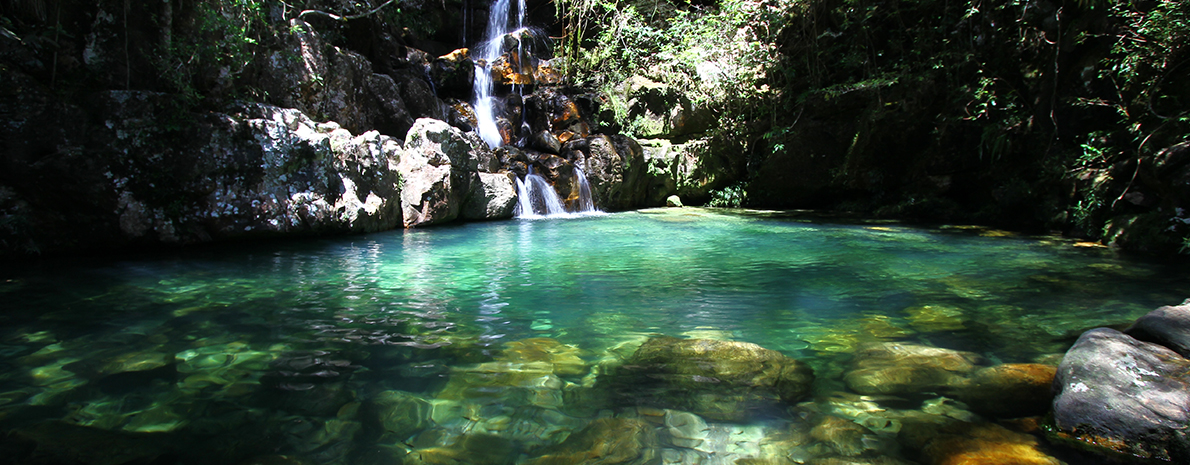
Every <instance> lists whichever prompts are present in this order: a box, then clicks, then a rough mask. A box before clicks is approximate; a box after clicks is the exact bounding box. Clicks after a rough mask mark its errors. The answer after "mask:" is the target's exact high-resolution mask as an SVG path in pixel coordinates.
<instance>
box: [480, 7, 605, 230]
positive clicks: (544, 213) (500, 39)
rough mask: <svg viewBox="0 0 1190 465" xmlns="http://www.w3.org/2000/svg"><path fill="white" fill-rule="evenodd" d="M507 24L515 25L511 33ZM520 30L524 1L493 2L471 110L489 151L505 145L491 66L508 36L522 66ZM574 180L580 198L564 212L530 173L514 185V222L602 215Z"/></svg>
mask: <svg viewBox="0 0 1190 465" xmlns="http://www.w3.org/2000/svg"><path fill="white" fill-rule="evenodd" d="M514 1H515V2H516V10H515V15H513V14H512V13H514V12H513V11H511V10H512V5H513V2H514ZM514 18H515V20H514ZM509 23H512V24H513V25H514V27H513V28H512V29H511V30H510V28H509ZM523 29H525V0H495V1H494V2H493V3H492V6H491V9H490V11H489V16H488V25H487V30H486V33H485V35H484V38H483V42H481V43H480V44H479V45H477V46H476V49H477V52H478V54H477V58H478V59H479V61H478V62H477V64H482V68H477V69H476V70H475V82H474V90H475V105H474V108H475V119H476V122H477V123H478V124H477V127H476V131H477V132H478V133H479V137H480V138H482V139H483V140H484V142H486V143H487V144H488V147H491V148H493V149H494V148H496V147H500V146H501V145H504V136H503V135H502V134H501V133H500V128H499V127H498V125H497V124H496V108H495V103H494V102H495V97H494V96H493V94H494V92H495V83H494V82H493V81H492V65H493V64H494V63H495V62H496V60H498V59H500V57H501V56H502V55H504V53H505V48H506V46H505V38H506V37H507V36H509V34H510V33H511V34H512V36H513V37H514V38H515V40H516V41H517V44H516V55H515V61H516V62H517V63H515V65H516V66H518V67H520V66H521V63H520V62H521V60H524V59H525V53H527V52H529V50H526V49H525V44H523V43H522V41H521V34H520V33H519V31H522V30H523ZM513 89H514V90H515V91H518V92H519V93H521V95H522V97H523V96H524V94H523V93H524V86H523V85H521V86H517V85H514V86H513ZM525 124H526V125H527V124H528V123H527V122H526V123H525ZM526 132H527V131H526ZM575 177H576V181H577V183H578V188H579V198H578V200H577V201H576V202H575V204H574V209H575V210H574V211H573V212H569V211H567V209H566V204H565V203H564V202H563V201H562V199H561V198H560V197H558V193H557V191H556V190H554V187H553V186H552V185H550V182H549V181H548V180H546V178H544V177H542V176H541V175H537V174H533V172H532V170H531V169H530V172H529V174H527V175H526V176H525V178H524V179H517V181H516V188H517V196H518V200H517V205H516V207H515V209H514V211H513V215H514V216H516V217H517V218H547V217H560V216H571V215H584V214H593V213H602V212H600V211H599V210H597V209H596V208H595V202H594V199H593V197H592V195H591V185H590V183H588V181H587V176H586V174H585V173H583V171H582V170H581V169H579V168H578V167H575Z"/></svg>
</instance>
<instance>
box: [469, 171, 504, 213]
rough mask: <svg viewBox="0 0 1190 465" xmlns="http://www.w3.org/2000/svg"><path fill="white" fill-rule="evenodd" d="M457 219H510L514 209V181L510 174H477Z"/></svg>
mask: <svg viewBox="0 0 1190 465" xmlns="http://www.w3.org/2000/svg"><path fill="white" fill-rule="evenodd" d="M478 174H479V178H478V179H477V180H476V182H473V183H471V192H470V193H468V194H467V201H466V203H464V204H463V209H462V211H461V212H460V213H459V217H460V218H463V219H469V220H494V219H504V218H512V210H513V208H515V207H516V203H517V192H516V181H515V180H514V179H513V174H512V173H478Z"/></svg>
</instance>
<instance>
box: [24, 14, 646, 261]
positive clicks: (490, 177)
mask: <svg viewBox="0 0 1190 465" xmlns="http://www.w3.org/2000/svg"><path fill="white" fill-rule="evenodd" d="M299 6H300V7H301V8H300V9H292V8H291V7H290V6H289V5H287V4H284V3H280V2H271V1H255V0H228V1H221V2H185V3H181V2H169V1H167V2H163V3H159V2H147V1H146V2H131V3H125V2H114V1H101V2H97V3H96V2H70V1H65V2H60V3H59V4H47V3H39V2H29V3H22V4H20V5H6V7H5V8H7V10H6V11H5V14H6V17H5V22H4V24H3V27H4V30H3V32H4V33H5V34H4V35H3V37H0V45H2V46H3V48H0V68H2V69H3V73H0V74H2V76H0V85H2V86H3V90H0V92H2V93H3V98H2V99H0V115H2V116H0V119H3V120H4V121H5V123H6V124H4V125H3V127H2V128H0V135H2V137H3V140H4V141H5V151H4V153H3V157H2V158H0V163H2V166H3V170H2V172H0V215H2V216H0V251H2V253H4V254H6V255H7V254H14V255H20V254H36V253H60V252H67V251H73V250H89V249H102V248H110V247H124V246H130V245H141V246H155V245H162V244H187V243H195V242H206V241H212V240H227V239H235V238H251V237H272V236H277V235H295V234H296V235H303V234H322V233H336V232H360V231H377V230H385V229H391V228H395V227H402V226H405V227H412V226H419V225H427V224H433V223H441V222H444V221H453V220H456V219H460V218H462V219H471V220H476V219H490V218H506V217H509V216H510V215H511V207H512V205H513V204H515V200H516V195H517V193H516V191H515V187H514V186H515V183H514V182H513V178H511V175H512V174H513V173H518V174H520V175H522V176H523V175H524V174H525V172H526V171H527V170H529V169H531V168H532V167H534V166H536V167H537V168H538V169H539V170H542V169H543V168H544V166H545V164H547V163H553V164H554V165H557V164H558V163H561V164H563V165H567V166H574V164H575V163H585V162H586V159H587V158H591V159H592V160H595V159H598V158H599V157H596V156H594V155H592V156H590V157H588V156H587V155H584V154H583V153H581V152H577V151H574V150H572V152H574V153H577V154H579V155H578V156H576V155H571V156H569V158H565V159H562V158H559V157H558V154H559V153H560V152H561V149H562V145H561V142H558V143H557V144H554V145H552V146H551V145H550V144H545V146H544V147H543V146H540V145H541V144H537V146H534V147H525V146H524V145H525V141H524V140H523V139H525V138H526V136H527V135H528V134H527V133H526V134H520V132H522V129H523V128H527V129H529V130H531V131H532V132H533V133H534V134H538V133H540V134H548V135H549V136H550V137H553V138H554V140H555V141H557V136H558V135H562V136H563V137H564V140H563V142H565V141H568V140H569V141H571V142H578V141H580V140H586V138H589V137H599V134H598V131H597V129H598V128H597V125H595V124H594V123H588V122H587V115H589V114H591V113H593V112H594V111H595V110H594V109H592V108H591V104H590V102H587V103H585V104H583V105H581V106H582V108H581V109H580V108H579V107H580V106H579V105H576V104H575V103H574V100H575V99H577V100H579V101H580V102H582V101H583V100H582V99H581V98H579V97H578V95H579V94H581V92H580V93H579V94H576V92H573V91H569V92H563V91H559V92H554V91H552V90H549V89H547V87H548V86H552V85H555V84H557V83H558V81H559V80H558V78H557V77H556V75H551V74H549V73H548V72H546V71H548V66H544V65H543V66H541V69H540V70H534V71H528V81H525V80H524V79H521V81H518V82H502V84H504V87H503V89H505V92H504V93H502V94H501V95H500V96H499V97H500V99H501V100H500V103H501V109H502V110H504V111H503V112H502V113H501V117H502V118H504V119H503V121H504V123H505V124H506V126H507V129H508V131H507V135H508V137H509V140H508V141H506V142H509V143H513V142H518V141H519V142H521V145H522V147H524V149H523V150H521V149H517V148H515V147H512V148H510V149H509V150H512V151H513V152H515V153H514V154H513V155H514V156H507V155H508V153H507V151H505V153H504V155H505V156H497V154H496V153H495V152H493V151H492V150H490V148H489V147H487V146H486V145H485V144H484V143H483V142H482V141H480V140H479V139H478V138H477V137H474V134H473V133H471V132H470V131H472V129H473V127H474V126H475V125H476V121H475V116H474V112H473V110H472V109H471V103H470V101H469V100H470V99H471V97H472V95H471V94H472V91H471V86H472V83H471V81H472V79H473V76H474V73H475V70H476V69H480V68H478V67H477V66H476V62H475V60H472V59H471V58H470V57H469V56H468V51H467V49H465V48H462V47H464V46H465V45H466V42H473V41H475V40H477V39H476V37H479V36H481V35H482V33H483V27H484V25H485V23H486V21H485V18H486V15H487V12H486V10H485V9H483V8H486V7H483V8H475V9H469V8H468V7H469V5H467V7H465V6H464V5H463V4H459V3H451V4H433V5H430V4H427V5H420V4H413V3H409V2H403V3H395V2H394V3H388V4H382V3H381V2H372V3H365V4H356V3H350V2H337V1H312V2H306V3H305V4H302V5H299ZM550 6H551V4H549V3H540V2H539V3H534V4H532V7H533V8H532V9H531V10H529V13H530V15H529V16H530V18H538V17H541V16H543V15H544V16H546V17H549V18H552V17H553V12H552V10H551V9H549V7H550ZM26 7H27V8H26ZM536 34H538V35H540V36H542V37H544V36H545V34H546V32H544V31H543V32H537V33H536ZM439 54H441V56H439ZM516 58H517V59H516V63H517V64H520V63H521V62H522V61H524V60H522V59H521V58H520V57H516ZM546 58H548V57H546ZM506 61H507V60H506ZM545 63H547V64H548V62H545ZM497 69H500V72H501V73H502V75H503V76H507V77H510V78H512V79H520V78H521V77H522V76H521V74H523V73H525V72H526V71H524V70H523V69H519V68H518V69H511V68H510V67H509V66H507V64H506V65H505V66H504V67H503V68H497ZM543 72H546V73H545V74H542V73H543ZM535 73H536V74H535ZM534 79H536V80H534ZM512 84H518V85H519V88H520V89H525V88H526V87H528V88H529V90H538V91H540V92H544V94H542V95H545V96H548V98H546V97H539V98H538V97H533V96H527V97H524V98H522V97H521V93H512V92H508V90H510V89H511V88H512ZM568 94H569V96H568ZM534 95H536V94H534ZM570 96H574V97H575V98H574V99H572V98H571V97H570ZM522 100H525V101H529V102H531V103H534V102H536V103H534V105H533V108H532V111H529V110H522V111H515V112H513V111H509V110H510V109H512V108H513V107H514V106H515V107H516V108H518V109H519V108H521V107H524V105H523V104H520V103H519V102H521V101H522ZM514 103H516V104H517V105H513V104H514ZM422 119H426V120H425V121H426V122H425V123H421V122H420V121H421V120H422ZM530 120H531V121H530ZM434 121H437V123H434ZM512 122H515V123H516V124H512ZM522 123H523V124H522ZM563 123H564V124H563ZM419 128H420V129H419ZM576 128H578V129H576ZM411 129H412V131H411ZM555 133H556V135H555ZM431 139H432V140H433V143H432V144H430V145H427V143H428V142H427V141H430V140H431ZM620 145H622V146H625V147H631V146H632V144H627V145H625V144H620ZM637 152H639V150H638V151H637ZM551 156H552V157H553V158H554V159H558V160H560V161H553V162H551V161H549V160H550V157H551ZM599 156H601V157H603V158H610V159H615V160H620V158H621V157H620V156H619V154H618V153H617V149H616V148H614V147H613V148H609V149H608V150H604V151H602V152H600V153H599ZM636 156H637V157H639V156H640V154H639V153H637V154H636ZM576 157H577V158H576ZM626 157H627V158H631V157H632V154H631V153H629V154H628V155H626ZM638 164H639V163H638ZM623 165H624V163H609V164H608V166H606V167H605V168H606V172H607V173H609V174H606V175H605V174H603V173H596V177H598V179H599V180H600V182H601V184H600V187H602V188H603V190H604V192H605V195H604V201H605V205H606V206H605V208H612V209H623V208H635V207H638V206H641V205H642V204H641V202H639V201H636V200H633V199H636V197H632V196H631V194H624V195H619V196H617V195H618V194H608V193H615V192H618V191H620V190H622V189H621V187H620V186H619V184H622V183H625V182H628V183H640V181H639V180H638V179H636V178H631V179H625V178H624V176H619V175H615V176H613V174H616V173H619V172H620V171H621V170H622V167H623ZM592 166H594V165H592ZM555 168H556V166H555ZM584 168H586V166H585V165H584ZM555 171H557V170H555ZM439 172H442V173H445V174H444V175H441V176H439V175H438V173H439ZM562 172H563V173H564V175H558V174H555V175H554V176H552V177H551V181H553V182H555V183H556V184H558V186H559V190H564V189H562V187H563V186H564V185H568V183H569V182H570V180H571V178H572V177H573V172H574V170H573V169H570V170H562ZM565 174H569V176H570V177H566V175H565ZM617 176H618V177H617ZM638 177H639V176H638ZM612 178H614V179H612ZM608 195H612V196H611V197H609V196H608ZM620 197H624V198H625V199H627V200H621V199H620Z"/></svg>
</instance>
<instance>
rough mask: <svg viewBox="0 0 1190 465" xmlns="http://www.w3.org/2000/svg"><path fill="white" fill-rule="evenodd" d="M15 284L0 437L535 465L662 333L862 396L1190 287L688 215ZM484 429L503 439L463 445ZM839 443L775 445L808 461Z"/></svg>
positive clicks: (356, 244)
mask: <svg viewBox="0 0 1190 465" xmlns="http://www.w3.org/2000/svg"><path fill="white" fill-rule="evenodd" d="M3 278H4V280H2V281H0V300H2V301H3V302H4V303H5V308H6V310H5V311H4V312H3V313H0V430H3V431H0V434H2V433H3V432H4V431H20V432H21V433H20V435H17V436H13V438H35V439H36V440H37V441H39V442H38V444H48V445H46V446H45V447H51V449H43V450H62V451H72V450H76V449H72V447H74V448H86V450H88V451H89V452H87V453H86V454H88V455H85V456H83V459H80V460H81V461H82V462H83V463H117V462H115V461H114V460H115V459H113V458H112V457H124V458H125V459H128V460H131V459H132V458H141V459H142V460H143V461H145V463H148V459H146V458H145V457H156V456H158V455H160V454H163V453H167V452H168V453H169V454H174V455H171V457H182V458H181V459H178V462H177V463H248V462H246V461H247V460H249V459H253V458H256V459H258V460H262V462H260V463H264V462H263V460H264V459H259V457H264V456H273V455H283V456H286V457H297V458H300V459H294V460H300V462H301V463H312V464H313V463H318V464H340V463H342V464H371V463H375V464H380V463H400V461H401V460H403V459H402V458H403V457H408V456H410V455H409V454H414V453H417V454H430V453H431V452H429V451H439V452H441V451H455V452H453V453H460V454H464V455H466V456H471V455H474V456H476V457H479V456H482V457H486V458H484V459H483V460H486V461H473V462H471V463H519V462H524V461H527V460H528V459H529V458H531V457H532V456H533V455H534V454H536V453H538V452H537V451H539V450H542V449H541V448H543V447H546V446H549V445H551V444H556V443H557V442H559V441H561V440H562V439H563V438H564V437H565V436H566V435H567V434H570V433H573V432H574V431H577V430H579V429H582V428H583V427H584V426H586V425H588V424H590V423H591V422H592V421H593V420H594V419H596V418H601V417H607V416H611V415H615V416H625V415H646V416H647V415H649V414H650V413H648V412H653V411H656V410H647V409H645V410H639V411H638V410H634V409H637V408H638V407H649V405H638V401H636V400H633V399H621V398H617V397H615V396H608V395H605V394H607V393H606V392H605V390H606V389H608V388H607V387H606V386H604V385H603V384H601V383H600V382H599V381H598V380H599V379H600V378H599V376H600V375H599V373H600V372H601V370H605V369H606V368H600V367H603V366H614V365H615V363H622V361H623V360H624V357H627V356H628V355H630V354H631V353H632V352H633V351H634V350H635V347H637V346H638V345H639V344H640V343H641V342H642V341H644V340H646V339H648V338H649V337H653V336H656V335H669V336H675V337H682V338H687V337H690V338H709V339H720V340H734V341H745V342H751V343H756V344H759V345H761V346H763V347H766V348H769V349H773V350H777V351H780V352H781V353H783V354H785V355H787V356H790V357H793V358H796V359H799V360H803V361H806V362H808V363H810V364H811V365H812V366H813V367H814V369H815V372H816V374H817V376H818V379H817V381H815V384H814V386H815V387H814V396H815V397H814V398H815V399H818V401H819V402H823V403H822V404H821V405H834V404H830V402H836V401H837V400H838V399H859V397H858V396H855V395H854V394H847V389H846V387H845V386H844V384H843V383H842V381H841V376H842V373H843V371H844V370H845V369H846V367H847V366H848V364H849V363H850V360H851V359H852V357H853V354H855V353H856V351H857V349H858V348H860V347H862V346H863V345H864V344H869V343H874V342H888V341H895V342H898V343H913V344H922V345H928V346H932V347H941V348H946V349H954V350H965V351H971V352H973V353H975V354H979V355H980V356H981V357H983V358H985V359H986V360H987V363H1002V362H1004V363H1008V362H1035V361H1041V362H1044V363H1053V362H1054V361H1055V360H1056V357H1058V356H1060V354H1061V353H1062V352H1063V351H1065V350H1066V348H1067V347H1068V346H1069V345H1070V343H1071V342H1072V341H1073V339H1074V338H1075V337H1076V336H1077V335H1078V334H1079V333H1080V332H1081V331H1083V330H1085V329H1088V328H1091V327H1096V326H1104V325H1113V326H1118V325H1123V324H1126V323H1127V322H1129V321H1131V320H1132V319H1134V318H1136V317H1138V316H1140V315H1143V314H1144V313H1146V312H1148V311H1150V310H1152V309H1154V308H1156V307H1158V306H1161V305H1169V304H1176V303H1178V302H1181V301H1182V300H1183V299H1185V298H1186V297H1188V296H1190V276H1188V275H1187V271H1186V269H1185V268H1178V267H1176V266H1171V265H1166V264H1162V263H1159V262H1151V261H1144V260H1137V259H1130V258H1127V257H1121V256H1117V255H1116V254H1114V253H1112V252H1110V251H1107V250H1102V249H1085V248H1077V247H1074V246H1073V245H1072V242H1070V241H1065V240H1060V239H1054V238H1046V237H1041V238H1027V237H1016V236H1012V235H1007V234H1004V233H1001V232H998V231H990V230H980V229H966V228H954V227H946V228H917V227H910V226H905V225H900V224H895V223H862V222H861V223H822V222H815V221H810V220H807V219H803V218H800V217H783V216H780V215H778V216H776V217H773V216H771V215H762V214H759V213H742V212H736V213H728V212H717V211H712V210H699V209H669V210H659V211H646V212H631V213H616V214H610V215H603V216H594V217H585V218H577V219H573V220H569V221H530V220H511V221H503V222H487V223H476V224H464V225H456V226H445V227H440V228H432V229H424V230H421V229H419V230H409V231H393V232H386V233H379V234H371V235H366V236H353V237H343V238H337V239H315V240H305V241H286V242H280V243H262V244H244V245H228V246H218V247H207V248H199V249H194V250H190V251H184V252H176V253H167V254H163V255H158V256H147V257H143V258H129V259H121V260H100V259H88V260H55V261H46V262H42V263H39V264H36V265H32V266H27V267H24V268H21V269H19V270H18V269H13V270H10V271H8V272H6V274H5V276H4V277H3ZM533 354H537V355H533ZM542 354H546V355H542ZM534 357H546V360H552V361H553V362H552V363H554V365H553V366H554V367H555V368H554V371H555V372H556V373H555V374H550V368H548V367H549V366H550V365H548V364H547V365H546V367H547V368H546V369H545V370H546V371H545V372H544V373H543V372H542V371H541V370H542V368H541V366H542V365H541V363H542V362H537V361H534V360H539V358H534ZM617 361H618V362H617ZM608 364H611V365H608ZM558 367H565V369H562V368H558ZM848 396H850V397H848ZM831 399H835V400H831ZM867 399H870V398H867ZM854 402H860V403H861V404H862V403H863V402H866V404H864V405H873V404H872V403H871V402H870V400H864V401H862V402H861V401H860V400H855V401H854ZM899 402H902V403H904V401H899ZM814 405H819V404H814ZM847 405H851V406H852V407H854V405H860V404H847ZM923 405H926V404H923ZM930 405H933V404H930ZM935 407H936V405H935ZM793 408H794V407H793V406H783V407H782V406H777V407H774V410H773V411H771V412H769V413H767V414H764V415H762V416H761V417H760V418H758V419H757V420H755V421H753V422H746V423H743V424H733V423H721V422H714V421H709V420H690V419H689V418H688V417H682V418H685V419H686V420H689V421H695V423H697V422H698V421H706V422H707V424H708V425H709V426H707V428H709V429H707V430H705V431H710V432H711V433H714V432H716V431H720V430H722V431H736V430H739V432H738V435H737V436H730V435H729V436H730V437H731V438H735V439H732V440H731V441H735V442H731V441H728V440H727V439H715V440H712V439H705V441H706V442H705V443H702V442H700V443H699V444H703V445H701V446H698V447H687V446H689V443H687V442H681V441H678V440H677V439H672V440H670V439H666V440H663V441H662V443H661V444H659V445H656V446H655V447H657V448H658V449H656V450H657V451H659V452H658V453H659V454H662V455H663V456H665V457H669V458H670V459H667V461H665V462H663V463H732V462H731V461H728V460H727V459H724V458H723V457H734V458H743V457H761V456H763V454H764V453H765V452H763V451H764V450H770V449H764V448H761V447H760V445H759V444H762V443H763V441H770V442H771V441H773V440H775V439H772V438H774V437H776V436H772V435H774V434H786V433H780V432H782V431H789V430H790V428H791V427H794V428H796V427H797V425H799V424H801V423H799V422H804V421H807V420H804V419H802V418H803V416H804V415H805V413H804V412H806V410H804V409H805V408H807V407H803V406H799V407H797V409H799V410H796V411H795V410H792V409H793ZM813 408H824V407H813ZM831 408H833V409H835V411H842V410H839V409H841V408H842V407H839V406H835V407H831ZM849 408H850V407H849ZM883 408H885V409H887V408H891V407H887V406H885V407H883ZM897 408H904V406H899V407H897ZM925 408H926V407H923V409H925ZM931 408H933V407H931ZM632 412H639V413H632ZM667 412H670V413H666V414H665V415H671V414H672V415H688V414H685V413H681V412H677V411H667ZM798 412H802V413H798ZM947 415H951V416H953V415H955V414H954V413H947ZM675 418H677V417H675ZM806 418H813V417H806ZM847 418H851V417H847ZM686 420H683V421H686ZM666 421H669V416H666ZM687 423H689V422H688V421H687ZM843 424H850V422H844V423H843ZM809 426H813V425H812V424H811V425H809ZM809 426H806V428H809ZM732 428H735V429H732ZM711 433H706V434H711ZM476 434H481V437H482V438H485V439H484V441H492V443H493V444H496V445H497V446H498V447H496V446H493V447H487V446H485V447H484V448H483V452H478V451H477V450H475V449H467V447H471V446H467V445H466V444H471V443H469V442H466V441H470V440H472V439H466V438H475V436H474V435H476ZM674 434H677V433H674ZM700 434H701V433H700ZM714 434H719V433H714ZM723 434H727V433H723ZM732 434H737V433H732ZM866 434H868V435H866V436H864V438H865V439H864V440H865V441H869V442H870V441H876V442H880V441H892V440H893V439H889V438H895V434H893V435H892V436H887V435H886V434H887V433H881V432H879V431H877V432H876V433H866ZM729 436H724V437H725V438H727V437H729ZM665 437H668V436H665ZM716 437H717V436H716ZM746 438H751V439H746ZM763 438H769V439H763ZM464 439H466V441H465V440H464ZM665 441H670V442H665ZM720 441H727V442H720ZM757 441H761V442H757ZM822 441H826V439H813V438H809V437H808V436H807V439H805V442H804V443H801V445H796V444H795V445H790V446H788V447H790V448H791V449H787V450H786V449H783V452H781V453H782V454H786V456H794V455H796V454H801V455H796V456H797V457H802V458H803V459H808V458H813V457H819V456H821V455H822V454H823V452H822V450H826V449H823V448H824V447H826V448H827V449H829V447H827V446H824V445H823V444H826V443H824V442H822ZM460 444H462V445H460ZM484 444H489V443H486V442H485V443H484ZM683 444H684V445H683ZM732 444H735V445H732ZM783 444H784V443H783ZM459 447H463V448H464V449H465V450H463V451H462V452H459V450H458V448H459ZM452 448H453V449H452ZM18 450H27V449H18ZM29 450H31V449H29ZM163 450H164V451H166V452H163ZM378 451H379V452H378ZM411 451H413V452H411ZM63 453H66V452H63ZM80 453H81V452H80ZM435 453H438V452H435ZM441 453H446V452H441ZM867 453H869V455H871V454H876V455H878V456H888V457H893V458H898V459H899V460H906V457H904V456H901V455H899V454H900V452H897V449H896V448H895V447H894V448H887V449H886V448H877V449H874V450H872V451H870V452H867ZM121 454H123V455H121ZM376 454H380V455H379V456H378V455H376ZM675 454H676V455H675ZM691 454H693V455H691ZM732 454H734V455H732ZM790 454H794V455H790ZM816 454H817V455H816ZM426 456H427V457H428V456H429V455H426ZM88 457H89V458H88ZM493 457H494V458H493ZM674 457H677V458H674ZM692 457H702V459H699V460H701V462H700V461H696V460H695V459H694V458H692ZM713 457H720V458H719V459H715V460H720V461H714V460H712V458H713ZM476 460H478V459H476ZM171 463H174V462H171ZM253 463H256V462H253ZM286 463H288V462H286ZM406 463H408V462H406ZM419 463H423V462H419ZM424 463H441V462H424ZM882 463H883V462H882ZM897 463H903V462H897ZM908 463H912V462H908ZM1071 463H1077V462H1071Z"/></svg>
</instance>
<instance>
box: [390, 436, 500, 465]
mask: <svg viewBox="0 0 1190 465" xmlns="http://www.w3.org/2000/svg"><path fill="white" fill-rule="evenodd" d="M515 452H516V449H515V447H514V445H513V444H512V443H511V442H509V441H508V440H507V439H504V438H501V437H499V436H495V435H491V434H466V435H464V436H463V437H461V438H459V439H458V440H457V441H454V442H453V444H450V445H447V446H435V447H426V448H419V449H414V450H411V451H409V455H407V456H405V458H404V461H403V462H402V463H403V464H404V465H457V464H464V463H465V464H469V465H504V464H511V463H513V460H514V459H515V458H516V453H515Z"/></svg>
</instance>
